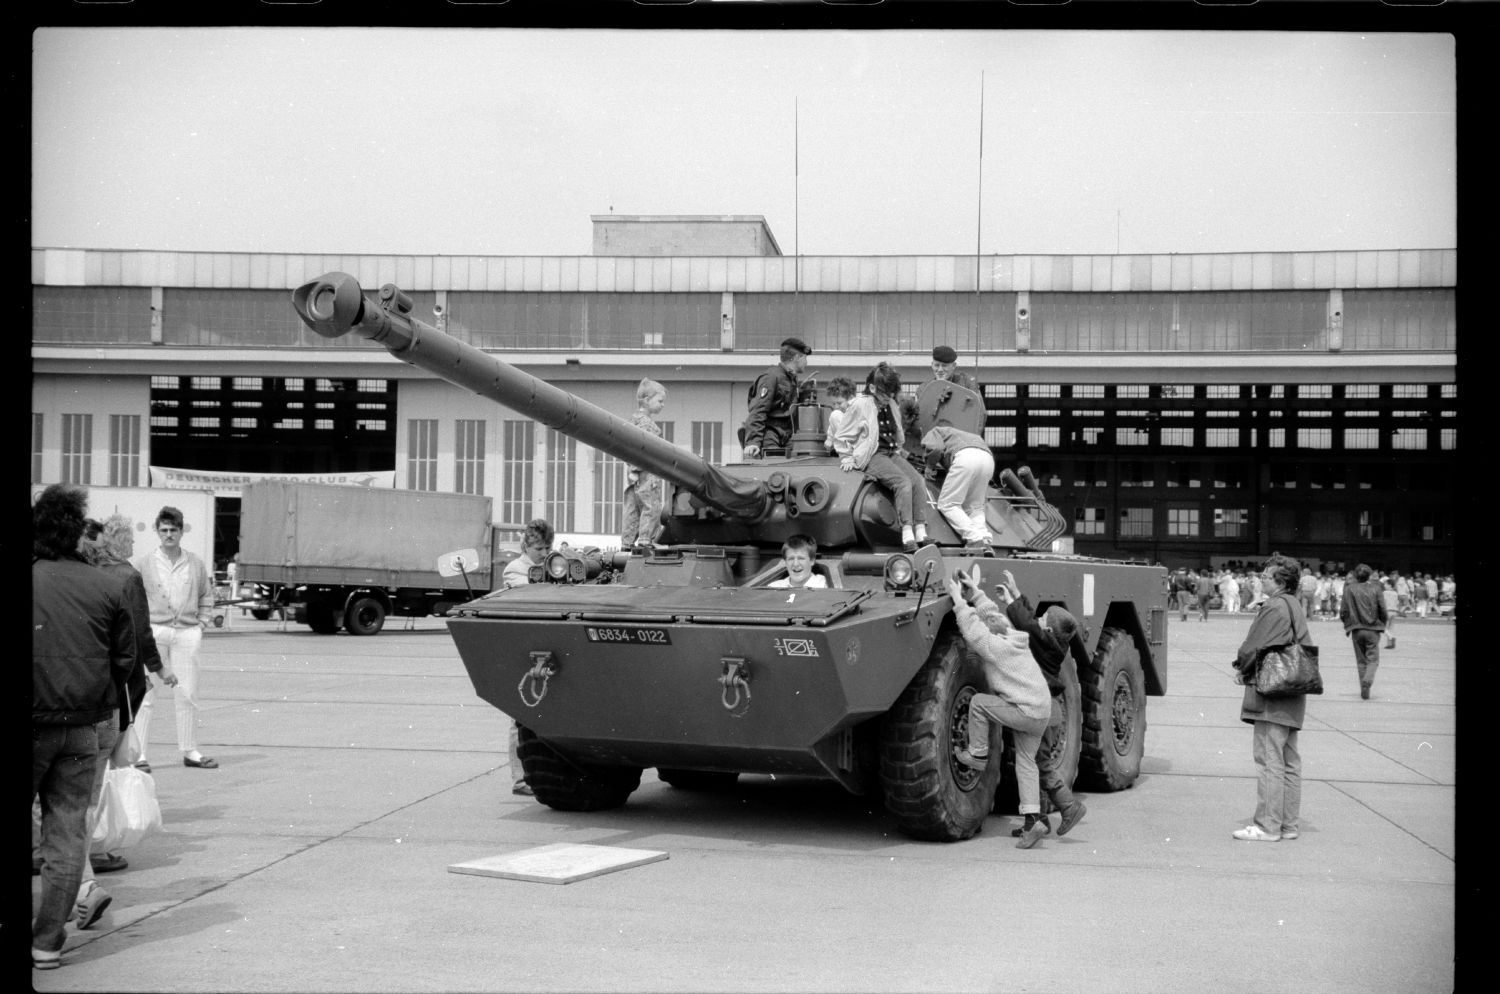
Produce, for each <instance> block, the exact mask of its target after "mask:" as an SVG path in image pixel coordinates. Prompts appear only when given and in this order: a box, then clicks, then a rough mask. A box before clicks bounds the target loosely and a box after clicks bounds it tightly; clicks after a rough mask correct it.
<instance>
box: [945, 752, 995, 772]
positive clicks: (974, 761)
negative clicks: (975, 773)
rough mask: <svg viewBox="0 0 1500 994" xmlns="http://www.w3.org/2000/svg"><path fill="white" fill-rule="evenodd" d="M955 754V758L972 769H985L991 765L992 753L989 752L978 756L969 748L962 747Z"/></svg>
mask: <svg viewBox="0 0 1500 994" xmlns="http://www.w3.org/2000/svg"><path fill="white" fill-rule="evenodd" d="M953 755H954V758H956V759H957V760H958V761H959V762H960V763H962V764H964V765H965V766H967V767H968V768H969V769H971V770H984V769H987V768H988V767H989V765H990V754H989V753H987V752H986V753H983V754H981V755H978V756H976V755H974V754H973V753H971V752H969V750H968V749H960V750H958V752H956V753H954V754H953Z"/></svg>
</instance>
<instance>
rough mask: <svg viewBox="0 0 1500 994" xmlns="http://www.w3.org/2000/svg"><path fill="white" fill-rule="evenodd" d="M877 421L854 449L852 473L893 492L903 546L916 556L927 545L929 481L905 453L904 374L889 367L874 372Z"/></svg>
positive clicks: (872, 376) (873, 381)
mask: <svg viewBox="0 0 1500 994" xmlns="http://www.w3.org/2000/svg"><path fill="white" fill-rule="evenodd" d="M869 384H870V390H871V392H872V393H873V394H874V398H873V400H874V404H873V407H874V418H873V419H871V420H870V431H869V432H867V433H866V434H865V436H864V437H863V438H861V439H860V441H859V442H858V444H856V445H855V446H854V451H853V453H852V459H853V465H852V467H851V468H852V469H859V470H863V471H864V472H865V474H866V475H868V476H870V477H871V478H873V479H874V480H875V481H876V482H877V483H879V484H881V485H882V486H884V487H885V488H887V489H888V490H890V492H891V497H892V503H894V504H895V505H896V518H897V519H898V520H899V521H900V522H901V545H902V548H903V549H904V550H905V551H906V552H916V551H917V547H918V546H920V545H924V544H926V542H927V504H928V500H927V481H925V480H923V479H922V474H921V473H919V472H917V468H916V467H915V466H913V465H912V464H911V461H910V460H908V459H907V458H906V455H905V453H904V452H903V447H904V445H905V443H906V431H905V428H904V427H903V424H902V422H903V420H904V419H903V417H902V413H901V407H900V404H899V402H898V398H899V397H900V396H901V374H900V373H898V372H897V371H896V370H895V369H893V368H891V366H890V365H889V364H888V363H884V362H882V363H880V364H879V365H877V366H876V367H875V368H874V369H873V370H871V372H870V379H869Z"/></svg>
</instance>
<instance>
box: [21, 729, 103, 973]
mask: <svg viewBox="0 0 1500 994" xmlns="http://www.w3.org/2000/svg"><path fill="white" fill-rule="evenodd" d="M98 762H99V737H98V734H97V733H96V732H95V730H94V726H93V725H34V726H32V729H31V793H32V796H33V797H37V798H40V799H41V803H42V846H41V855H42V900H41V907H40V908H39V909H38V910H37V915H36V920H35V921H34V922H33V923H32V927H31V944H32V946H34V947H35V948H37V949H42V950H47V951H56V950H59V949H61V948H62V947H63V941H64V940H65V939H66V938H67V932H66V926H67V923H68V920H69V919H70V918H72V917H73V907H74V905H75V903H76V902H77V901H78V881H79V880H80V879H81V878H82V877H83V861H84V860H85V859H87V858H88V850H87V848H86V847H85V841H86V839H85V837H84V836H85V833H86V832H87V830H88V811H89V802H91V801H92V800H93V796H92V794H93V787H94V768H95V766H96V765H97V764H98Z"/></svg>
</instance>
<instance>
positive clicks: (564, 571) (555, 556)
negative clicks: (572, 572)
mask: <svg viewBox="0 0 1500 994" xmlns="http://www.w3.org/2000/svg"><path fill="white" fill-rule="evenodd" d="M543 564H544V565H545V566H546V569H547V577H548V579H551V580H555V581H556V580H566V579H567V578H568V557H567V556H565V555H563V554H562V553H561V552H553V553H550V554H549V555H548V556H547V558H546V559H545V560H543Z"/></svg>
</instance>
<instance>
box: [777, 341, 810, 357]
mask: <svg viewBox="0 0 1500 994" xmlns="http://www.w3.org/2000/svg"><path fill="white" fill-rule="evenodd" d="M781 347H782V348H784V349H796V350H797V351H798V352H801V353H802V354H803V355H812V349H810V348H808V347H807V343H806V342H804V341H803V340H802V339H800V338H788V339H786V340H785V341H783V342H782V343H781Z"/></svg>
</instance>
